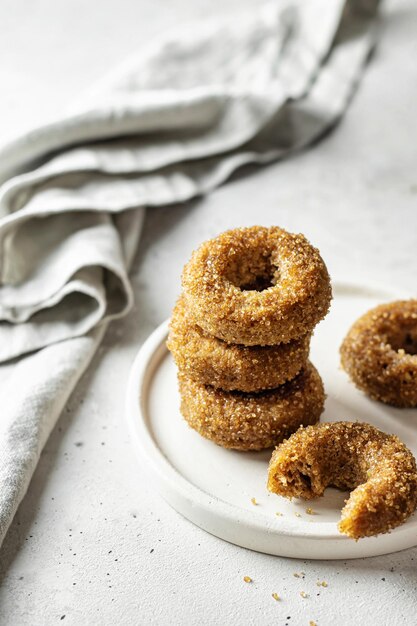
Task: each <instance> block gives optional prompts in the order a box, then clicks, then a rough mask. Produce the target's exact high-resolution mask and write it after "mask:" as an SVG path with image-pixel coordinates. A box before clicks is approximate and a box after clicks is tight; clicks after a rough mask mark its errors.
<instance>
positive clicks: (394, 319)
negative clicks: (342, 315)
mask: <svg viewBox="0 0 417 626" xmlns="http://www.w3.org/2000/svg"><path fill="white" fill-rule="evenodd" d="M340 355H341V362H342V367H343V368H344V370H345V371H346V372H347V373H348V374H349V376H350V378H351V379H352V381H353V382H354V383H355V385H356V386H357V387H358V388H359V389H362V391H364V392H365V393H367V394H368V395H369V396H370V397H371V398H373V399H374V400H380V401H381V402H385V403H386V404H392V405H393V406H398V407H416V406H417V300H400V301H397V302H391V303H389V304H381V305H380V306H377V307H376V308H374V309H371V310H370V311H368V312H367V313H365V315H362V317H360V318H359V319H358V320H357V321H356V322H355V323H354V324H353V326H352V328H351V329H350V330H349V332H348V334H347V335H346V337H345V339H344V341H343V343H342V345H341V348H340Z"/></svg>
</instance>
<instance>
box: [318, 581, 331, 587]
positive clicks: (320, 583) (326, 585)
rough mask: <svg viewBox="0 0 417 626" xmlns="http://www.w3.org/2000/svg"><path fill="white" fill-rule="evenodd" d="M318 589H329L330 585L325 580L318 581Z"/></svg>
mask: <svg viewBox="0 0 417 626" xmlns="http://www.w3.org/2000/svg"><path fill="white" fill-rule="evenodd" d="M316 585H317V587H328V584H327V583H326V581H325V580H318V581H317V583H316Z"/></svg>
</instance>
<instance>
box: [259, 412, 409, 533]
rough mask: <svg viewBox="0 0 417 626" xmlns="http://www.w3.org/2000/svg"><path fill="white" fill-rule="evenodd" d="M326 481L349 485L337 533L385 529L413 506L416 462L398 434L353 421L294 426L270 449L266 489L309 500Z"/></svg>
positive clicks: (343, 486)
mask: <svg viewBox="0 0 417 626" xmlns="http://www.w3.org/2000/svg"><path fill="white" fill-rule="evenodd" d="M329 486H334V487H338V488H340V489H348V490H353V491H352V492H351V494H350V497H349V499H348V500H347V502H346V505H345V507H344V508H343V510H342V516H341V521H340V522H339V530H340V532H342V533H345V534H346V535H348V536H349V537H353V538H354V539H360V538H361V537H369V536H372V535H377V534H379V533H386V532H389V531H390V530H392V529H393V528H395V527H396V526H399V525H400V524H402V523H404V522H405V521H406V520H407V518H408V517H409V516H410V515H411V514H412V513H413V512H414V511H415V509H416V507H417V468H416V461H415V459H414V456H413V455H412V453H411V452H410V450H408V448H407V447H406V446H405V445H404V444H403V443H402V442H401V441H400V440H399V439H398V437H396V436H394V435H387V434H386V433H383V432H382V431H380V430H378V429H377V428H375V427H374V426H371V425H370V424H363V423H358V422H333V423H329V424H316V425H315V426H309V427H307V428H300V429H299V430H298V431H297V432H296V433H295V434H294V435H292V436H291V437H290V438H289V439H288V440H286V441H284V442H283V443H282V444H281V445H280V446H279V447H278V448H277V449H276V450H275V451H274V452H273V454H272V458H271V461H270V464H269V473H268V489H269V491H272V492H273V493H276V494H278V495H280V496H284V497H286V498H304V499H307V500H310V499H312V498H316V497H318V496H321V495H323V493H324V490H325V489H326V487H329Z"/></svg>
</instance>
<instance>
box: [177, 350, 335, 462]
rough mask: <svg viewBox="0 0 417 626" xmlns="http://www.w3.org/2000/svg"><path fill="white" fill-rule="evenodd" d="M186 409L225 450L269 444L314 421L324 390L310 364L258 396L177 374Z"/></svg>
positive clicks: (195, 424)
mask: <svg viewBox="0 0 417 626" xmlns="http://www.w3.org/2000/svg"><path fill="white" fill-rule="evenodd" d="M178 379H179V385H180V393H181V412H182V414H183V416H184V417H185V419H186V420H187V422H188V424H189V425H190V426H191V427H192V428H194V430H196V431H197V432H199V433H200V435H202V436H203V437H206V438H207V439H211V440H212V441H214V442H215V443H217V444H218V445H220V446H223V447H225V448H234V449H236V450H262V449H264V448H270V447H272V446H274V445H276V444H277V443H279V442H280V441H282V440H283V438H284V437H287V436H288V435H289V434H290V433H292V432H294V431H295V430H296V429H297V428H298V427H299V426H300V424H315V423H316V422H317V421H318V420H319V418H320V415H321V413H322V411H323V406H324V399H325V395H324V389H323V383H322V380H321V378H320V376H319V374H318V372H317V370H316V369H315V367H314V366H313V365H312V364H311V363H310V362H307V365H306V367H305V368H304V369H303V370H301V372H300V373H299V374H298V376H297V377H296V378H294V379H293V380H291V381H289V382H287V383H285V384H284V385H282V386H281V387H279V388H278V389H274V390H272V391H264V392H261V393H258V394H245V393H241V392H237V391H222V390H220V389H215V388H214V387H210V386H209V385H201V384H199V383H196V382H194V381H193V380H191V379H190V378H187V377H186V376H184V375H183V374H182V373H181V372H180V373H179V375H178Z"/></svg>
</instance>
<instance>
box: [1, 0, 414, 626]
mask: <svg viewBox="0 0 417 626" xmlns="http://www.w3.org/2000/svg"><path fill="white" fill-rule="evenodd" d="M242 4H246V5H250V4H255V0H246V1H245V2H244V3H242V0H239V1H238V0H222V1H221V2H220V0H216V1H215V2H214V1H213V0H210V1H209V0H192V1H191V0H140V1H138V0H117V1H116V0H101V1H100V2H99V1H98V0H94V1H90V2H88V3H87V2H83V1H82V0H71V1H67V2H63V1H62V0H61V1H58V2H57V1H56V0H55V1H54V0H37V2H32V3H27V2H25V0H6V1H5V2H3V3H2V4H1V6H0V18H1V23H2V37H1V38H0V58H1V59H2V63H1V64H0V84H1V85H2V90H1V91H2V96H1V99H0V136H1V139H2V140H3V139H4V137H6V136H10V135H13V134H14V133H15V132H16V130H17V129H22V128H26V127H30V126H31V125H32V124H34V123H36V122H41V121H43V120H47V119H48V117H50V116H51V115H53V114H54V113H55V112H56V111H58V110H59V109H60V108H61V107H62V106H64V105H65V103H66V102H67V101H68V100H70V99H71V98H73V97H74V96H76V95H77V94H78V92H79V91H80V90H82V89H84V88H86V87H88V86H89V85H90V84H91V82H92V81H93V80H94V79H95V78H97V77H101V76H103V75H104V74H105V72H106V71H107V69H108V68H109V67H111V66H112V65H114V64H115V63H117V62H118V61H120V60H122V59H123V58H124V57H125V56H126V55H127V54H129V53H131V52H133V51H134V50H136V49H137V48H138V46H140V44H141V41H142V40H146V39H148V40H149V39H150V38H151V37H152V36H153V35H154V34H155V33H156V32H159V31H160V30H161V29H163V28H165V27H167V26H173V25H175V24H176V23H177V22H178V21H184V20H185V19H187V20H188V19H190V18H191V17H195V16H203V17H204V16H207V15H213V14H214V13H216V12H218V11H222V12H226V11H227V12H229V11H233V10H238V8H239V7H241V6H242ZM416 35H417V5H416V4H415V2H414V1H413V0H409V1H408V2H407V1H406V0H401V1H399V0H397V2H394V0H392V1H391V2H387V4H386V7H385V10H384V13H383V19H382V21H381V35H380V45H379V47H378V50H377V51H376V53H375V55H374V58H373V60H372V63H371V65H370V67H369V68H368V71H367V73H366V76H365V78H364V81H363V82H362V83H361V85H360V88H359V92H358V93H357V95H356V96H355V98H354V100H353V102H352V105H351V107H350V109H349V111H348V114H347V117H346V118H345V119H344V121H343V122H342V124H341V125H340V126H339V127H338V128H337V129H336V131H335V132H334V133H332V134H331V135H329V136H328V137H327V138H326V139H324V140H323V141H322V142H321V143H320V144H319V145H317V146H316V147H315V148H313V149H312V150H309V151H308V152H306V153H304V154H302V155H300V156H297V157H296V158H294V159H292V160H289V161H286V162H283V163H279V164H275V165H273V166H271V167H268V168H265V169H263V170H257V171H253V172H252V173H251V174H250V175H248V176H245V177H244V176H239V177H236V178H235V180H234V181H233V182H232V183H229V184H228V185H226V186H224V187H223V188H221V189H220V190H218V191H217V192H215V193H214V194H212V195H211V196H210V197H208V198H205V199H203V200H201V201H198V202H195V203H193V204H192V205H187V206H178V207H170V208H166V209H156V210H152V211H149V212H148V215H147V220H146V224H145V230H144V234H143V238H142V242H141V250H140V253H139V254H138V257H137V260H136V264H135V268H134V275H133V284H134V288H135V292H136V298H137V305H136V308H135V310H134V311H133V312H132V313H131V315H130V316H129V317H128V319H126V320H124V321H121V322H119V323H115V324H113V325H112V326H111V328H110V330H109V332H108V333H107V336H106V338H105V341H104V343H103V345H102V348H101V349H100V351H99V353H98V355H97V356H96V358H95V359H94V362H93V364H92V366H91V367H90V369H89V371H88V373H87V375H86V376H84V378H83V380H82V382H81V384H80V385H79V387H78V389H77V390H76V392H75V393H74V395H73V397H72V398H71V400H70V402H69V405H68V407H67V409H66V410H65V412H64V414H63V416H62V418H61V420H60V422H59V424H58V426H57V428H56V429H55V431H54V433H53V435H52V437H51V439H50V441H49V442H48V444H47V446H46V449H45V450H44V452H43V455H42V458H41V461H40V464H39V467H38V469H37V472H36V474H35V476H34V479H33V481H32V483H31V485H30V488H29V493H28V495H27V496H26V498H25V500H24V502H23V503H22V505H21V507H20V509H19V512H18V514H17V516H16V519H15V520H14V522H13V524H12V527H11V528H10V531H9V534H8V536H7V538H6V541H5V544H4V546H3V548H2V549H1V552H0V622H1V624H13V625H14V624H16V625H19V626H24V625H26V624H30V625H36V626H38V625H44V624H45V625H49V624H54V623H58V622H61V621H63V623H64V624H77V625H79V624H122V625H124V624H158V625H165V624H167V625H168V624H174V625H176V624H178V625H179V624H181V625H182V624H186V625H189V624H190V625H193V624H210V625H211V624H213V625H214V624H219V625H220V624H222V625H223V624H227V625H228V626H233V625H235V624H236V625H238V624H239V625H242V624H262V625H263V624H266V625H268V624H271V625H272V624H278V625H282V626H284V625H285V624H288V625H289V626H299V625H300V626H303V625H305V626H308V624H309V621H310V620H314V621H315V622H317V624H318V626H325V625H326V626H327V625H329V626H330V625H333V624H343V625H351V624H352V625H353V624H358V623H362V624H374V623H375V624H378V625H382V624H384V625H385V624H386V625H391V624H395V625H400V624H405V625H407V626H408V625H414V624H416V622H417V549H413V550H408V551H406V552H402V553H399V554H394V555H391V556H386V557H379V558H374V559H367V560H359V561H350V562H330V561H328V562H304V561H294V560H290V559H280V558H277V557H269V556H266V555H263V554H257V553H253V552H249V551H247V550H243V549H240V548H237V547H235V546H233V545H229V544H226V543H224V542H222V541H220V540H218V539H216V538H215V537H212V536H209V535H207V534H205V533H204V532H203V531H201V530H199V529H198V528H196V527H194V526H192V525H191V524H190V523H188V522H187V521H185V520H184V519H182V518H181V517H179V516H178V515H177V514H176V513H175V512H174V511H172V510H171V509H170V508H169V507H168V506H167V505H166V504H165V503H164V502H163V501H161V499H160V498H159V497H158V495H156V494H155V493H154V492H153V491H152V485H151V484H149V483H148V482H147V481H145V480H144V478H143V476H141V473H140V472H139V471H138V466H137V464H136V460H135V458H134V452H133V450H132V447H131V444H130V442H129V437H128V433H127V430H126V427H125V422H124V419H123V399H124V392H125V383H126V379H127V376H128V372H129V367H130V365H131V362H132V360H133V357H134V355H135V353H136V351H137V349H138V347H139V346H140V344H141V343H142V342H143V340H144V339H145V337H146V336H147V335H148V334H149V332H150V331H151V330H152V329H153V328H154V327H155V326H157V325H158V324H159V323H160V322H161V321H162V320H163V319H165V318H166V317H167V316H168V315H169V313H170V310H171V307H172V305H173V303H174V300H175V297H176V295H177V293H178V291H179V275H180V271H181V268H182V265H183V264H184V262H185V261H186V260H187V259H188V257H189V255H190V252H191V250H192V249H193V248H194V247H195V246H196V245H197V244H198V243H199V242H200V241H202V240H204V239H206V238H207V237H209V236H211V235H213V234H215V233H218V232H219V231H222V230H224V229H226V228H229V227H232V226H237V225H247V224H253V223H262V224H279V225H282V226H284V227H286V228H288V229H289V230H293V231H302V232H304V233H305V234H306V235H307V236H308V237H309V238H310V239H311V240H312V242H314V244H316V245H317V246H318V247H319V248H320V250H321V252H322V254H323V256H324V258H325V260H326V262H327V264H328V266H329V269H330V271H331V273H332V275H333V276H334V277H338V276H342V277H345V278H346V277H348V278H350V279H351V280H355V278H361V279H362V280H367V279H369V280H372V279H377V280H378V281H380V282H386V283H387V284H394V283H395V284H398V285H399V286H401V287H404V288H405V289H408V290H409V291H410V294H414V295H415V294H416V290H417V285H416V278H417V252H416V251H417V118H416V111H417V63H416V58H417V36H416ZM347 417H349V416H347ZM300 571H303V572H304V573H305V578H304V579H303V578H295V577H294V575H293V574H294V572H300ZM244 575H249V576H251V577H252V578H253V580H254V582H253V584H251V585H247V584H245V583H243V581H242V577H243V576H244ZM317 580H326V581H327V582H328V587H327V588H322V587H320V588H319V587H317V586H316V581H317ZM302 590H303V591H305V592H306V593H308V594H309V597H308V598H306V599H303V598H302V597H301V596H300V591H302ZM272 592H277V593H278V594H279V595H280V596H281V597H282V601H281V602H275V601H274V600H273V599H272V597H271V593H272Z"/></svg>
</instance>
